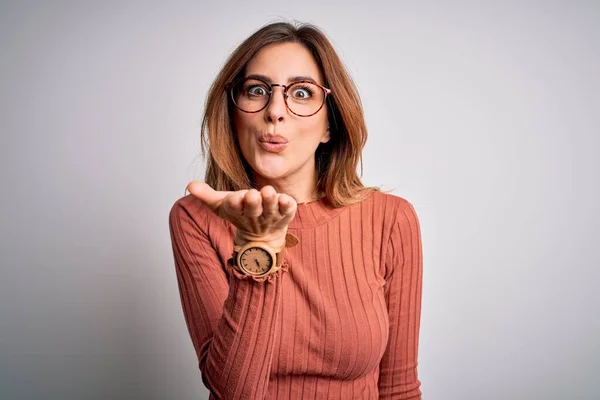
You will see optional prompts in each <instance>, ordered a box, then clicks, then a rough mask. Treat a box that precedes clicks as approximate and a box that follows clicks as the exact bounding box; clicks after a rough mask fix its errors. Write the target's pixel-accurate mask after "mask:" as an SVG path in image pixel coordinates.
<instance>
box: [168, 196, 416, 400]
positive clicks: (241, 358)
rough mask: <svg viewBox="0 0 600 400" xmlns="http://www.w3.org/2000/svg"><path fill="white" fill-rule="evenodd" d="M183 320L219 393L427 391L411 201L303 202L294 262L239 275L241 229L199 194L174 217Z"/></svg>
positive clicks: (297, 395)
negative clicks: (235, 258)
mask: <svg viewBox="0 0 600 400" xmlns="http://www.w3.org/2000/svg"><path fill="white" fill-rule="evenodd" d="M169 223H170V232H171V240H172V245H173V253H174V258H175V269H176V272H177V281H178V285H179V291H180V294H181V302H182V306H183V313H184V316H185V321H186V324H187V327H188V329H189V332H190V336H191V339H192V343H193V345H194V348H195V350H196V353H197V355H198V361H199V369H200V371H201V375H202V380H203V382H204V384H205V385H206V387H207V388H208V389H209V391H210V393H211V395H210V398H211V399H303V400H306V399H343V400H349V399H361V400H363V399H421V390H420V381H419V379H418V376H417V355H418V341H419V325H420V314H421V286H422V270H423V259H422V250H421V234H420V226H419V221H418V218H417V215H416V213H415V210H414V208H413V206H412V204H411V203H409V202H408V201H407V200H405V199H403V198H401V197H397V196H394V195H390V194H383V193H378V192H376V193H373V194H372V195H371V196H370V197H369V198H368V199H366V200H364V201H362V202H360V203H358V204H354V205H351V206H346V207H341V208H337V209H336V208H332V207H331V206H330V205H329V203H328V202H327V201H326V200H320V201H314V202H311V203H305V204H299V205H298V209H297V212H296V216H295V217H294V220H293V221H292V222H291V223H290V225H289V227H288V231H289V232H291V233H294V234H295V235H296V236H297V237H298V239H299V243H298V245H296V246H295V247H292V248H288V249H287V250H286V256H285V266H286V267H287V270H286V269H283V270H280V271H278V272H277V273H276V274H275V276H274V277H273V279H270V280H269V281H264V282H260V281H256V280H254V279H252V278H250V279H240V278H239V277H238V276H237V275H236V274H235V273H234V272H233V270H232V269H231V267H230V266H229V265H228V264H227V261H228V260H229V259H230V258H231V255H232V252H233V238H234V235H235V229H236V228H235V227H234V226H233V225H231V224H230V223H229V222H228V221H225V220H223V219H221V218H219V217H217V216H216V215H214V214H213V213H212V212H210V210H209V209H208V208H207V207H206V206H204V205H203V204H202V203H201V202H200V201H199V200H198V199H196V198H195V197H193V196H192V195H188V196H185V197H183V198H181V199H179V200H178V201H177V202H176V203H175V204H174V205H173V208H172V209H171V212H170V215H169Z"/></svg>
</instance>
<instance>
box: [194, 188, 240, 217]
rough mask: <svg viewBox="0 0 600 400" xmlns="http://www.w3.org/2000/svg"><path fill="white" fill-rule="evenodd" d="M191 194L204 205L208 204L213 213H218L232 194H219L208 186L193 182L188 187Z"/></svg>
mask: <svg viewBox="0 0 600 400" xmlns="http://www.w3.org/2000/svg"><path fill="white" fill-rule="evenodd" d="M187 190H188V192H190V194H191V195H192V196H194V197H196V198H197V199H199V200H200V201H201V202H202V203H204V204H206V205H207V206H208V207H209V208H210V209H211V210H212V211H213V212H215V213H216V212H218V209H219V207H220V205H221V202H222V201H223V199H224V198H225V197H226V196H227V195H228V194H229V193H231V192H217V191H216V190H214V189H213V188H211V187H210V186H209V185H208V184H206V183H204V182H200V181H192V182H190V183H189V184H188V185H187Z"/></svg>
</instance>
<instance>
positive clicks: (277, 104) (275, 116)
mask: <svg viewBox="0 0 600 400" xmlns="http://www.w3.org/2000/svg"><path fill="white" fill-rule="evenodd" d="M277 86H279V87H277ZM272 87H273V93H272V94H271V99H270V100H269V104H267V108H266V109H265V119H266V120H267V122H271V123H273V122H275V121H277V122H282V121H283V120H284V118H285V115H286V114H287V107H286V105H285V99H284V96H285V94H284V93H283V91H284V90H285V89H284V86H283V85H272ZM278 90H280V91H281V94H279V93H278Z"/></svg>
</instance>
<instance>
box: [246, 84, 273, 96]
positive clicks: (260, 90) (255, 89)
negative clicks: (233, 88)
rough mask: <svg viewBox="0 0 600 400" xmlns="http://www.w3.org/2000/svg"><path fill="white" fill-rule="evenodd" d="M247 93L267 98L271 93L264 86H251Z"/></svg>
mask: <svg viewBox="0 0 600 400" xmlns="http://www.w3.org/2000/svg"><path fill="white" fill-rule="evenodd" d="M246 93H248V94H249V95H250V96H267V95H268V94H269V91H268V89H267V88H266V87H265V86H264V85H249V86H248V87H247V88H246Z"/></svg>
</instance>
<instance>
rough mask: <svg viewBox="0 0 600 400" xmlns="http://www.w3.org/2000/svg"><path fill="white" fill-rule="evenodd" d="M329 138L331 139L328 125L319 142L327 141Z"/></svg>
mask: <svg viewBox="0 0 600 400" xmlns="http://www.w3.org/2000/svg"><path fill="white" fill-rule="evenodd" d="M330 139H331V131H330V130H329V127H327V130H326V131H325V134H324V135H323V137H322V138H321V143H327V142H329V140H330Z"/></svg>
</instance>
